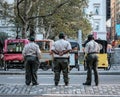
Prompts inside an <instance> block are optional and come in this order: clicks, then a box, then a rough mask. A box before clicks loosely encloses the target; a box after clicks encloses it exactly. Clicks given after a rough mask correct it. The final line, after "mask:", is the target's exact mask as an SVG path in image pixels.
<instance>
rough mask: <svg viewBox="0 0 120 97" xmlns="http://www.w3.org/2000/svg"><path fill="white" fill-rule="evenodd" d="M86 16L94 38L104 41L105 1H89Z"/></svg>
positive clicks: (105, 32)
mask: <svg viewBox="0 0 120 97" xmlns="http://www.w3.org/2000/svg"><path fill="white" fill-rule="evenodd" d="M86 15H87V18H88V19H89V20H90V23H91V25H92V31H91V33H93V34H94V38H95V39H102V40H106V34H107V31H106V0H89V3H88V8H86Z"/></svg>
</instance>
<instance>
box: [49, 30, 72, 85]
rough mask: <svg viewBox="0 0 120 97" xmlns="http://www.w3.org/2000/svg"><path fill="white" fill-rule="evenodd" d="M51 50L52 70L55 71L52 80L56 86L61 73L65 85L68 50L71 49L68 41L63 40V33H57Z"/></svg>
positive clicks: (67, 79) (66, 82) (66, 80)
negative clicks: (57, 38) (56, 38)
mask: <svg viewBox="0 0 120 97" xmlns="http://www.w3.org/2000/svg"><path fill="white" fill-rule="evenodd" d="M51 51H52V53H53V57H54V61H53V62H54V67H53V71H54V73H55V76H54V82H55V86H58V84H59V81H60V73H61V71H62V73H63V79H64V83H65V85H66V86H67V85H68V84H69V77H68V73H69V72H68V65H69V52H70V51H71V45H70V43H69V42H68V41H67V40H65V34H64V33H62V32H61V33H60V34H59V40H57V41H56V42H55V43H54V44H53V46H52V48H51Z"/></svg>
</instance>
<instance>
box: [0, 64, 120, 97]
mask: <svg viewBox="0 0 120 97" xmlns="http://www.w3.org/2000/svg"><path fill="white" fill-rule="evenodd" d="M98 72H99V74H100V75H102V74H103V75H104V74H106V75H107V74H108V75H112V74H113V75H116V74H117V75H119V74H120V66H119V64H118V65H112V67H111V68H110V70H104V69H98ZM24 73H25V71H24V70H21V69H9V70H8V71H4V70H0V75H4V74H24ZM40 74H46V75H49V74H54V73H53V72H52V71H51V70H47V71H43V70H41V69H39V70H38V75H40ZM70 74H71V75H77V74H78V75H80V74H85V75H86V71H84V69H83V66H82V65H80V71H78V70H77V68H74V69H73V70H71V71H70ZM31 95H32V96H33V97H120V84H116V83H113V84H107V83H104V84H100V85H98V86H95V85H94V84H92V85H91V86H83V85H82V84H69V85H68V86H65V85H64V84H60V85H58V86H54V85H49V84H48V85H47V84H45V85H42V84H40V85H37V86H32V85H30V86H26V85H25V84H24V83H23V84H0V97H2V96H8V97H9V96H13V97H14V96H21V97H22V96H28V97H29V96H31Z"/></svg>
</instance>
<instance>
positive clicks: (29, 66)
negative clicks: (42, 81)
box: [22, 37, 41, 85]
mask: <svg viewBox="0 0 120 97" xmlns="http://www.w3.org/2000/svg"><path fill="white" fill-rule="evenodd" d="M34 40H35V39H34V37H30V43H28V44H26V45H25V47H24V48H23V51H22V54H23V56H24V60H25V83H26V85H30V83H32V85H38V82H37V70H38V68H39V59H40V56H41V51H40V49H39V46H38V45H37V44H36V43H35V42H34Z"/></svg>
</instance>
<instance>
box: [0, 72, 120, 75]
mask: <svg viewBox="0 0 120 97" xmlns="http://www.w3.org/2000/svg"><path fill="white" fill-rule="evenodd" d="M98 73H99V75H120V71H108V72H107V71H98ZM37 74H38V75H54V72H38V73H37ZM0 75H25V72H12V71H11V72H7V71H3V72H0ZM69 75H86V71H81V72H80V71H79V72H70V73H69Z"/></svg>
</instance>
